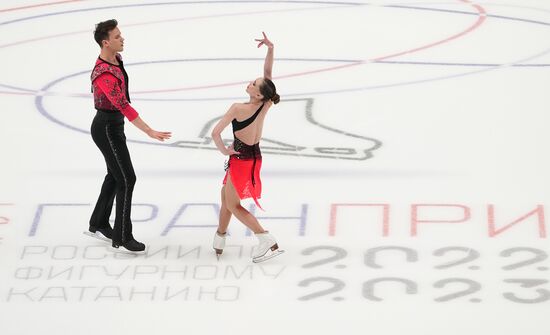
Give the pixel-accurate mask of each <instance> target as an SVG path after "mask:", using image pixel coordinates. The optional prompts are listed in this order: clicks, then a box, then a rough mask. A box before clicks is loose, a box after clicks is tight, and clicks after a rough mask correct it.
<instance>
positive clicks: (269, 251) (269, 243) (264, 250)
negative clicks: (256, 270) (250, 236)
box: [252, 231, 285, 263]
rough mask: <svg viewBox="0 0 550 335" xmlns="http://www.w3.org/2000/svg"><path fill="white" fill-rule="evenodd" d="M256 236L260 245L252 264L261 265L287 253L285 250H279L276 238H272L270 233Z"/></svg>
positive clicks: (254, 254)
mask: <svg viewBox="0 0 550 335" xmlns="http://www.w3.org/2000/svg"><path fill="white" fill-rule="evenodd" d="M255 235H256V237H257V238H258V240H259V244H258V245H257V246H256V248H255V249H254V252H253V253H252V262H254V263H260V262H263V261H267V260H268V259H270V258H273V257H275V256H279V255H280V254H282V253H283V252H285V251H284V250H280V249H279V246H278V245H277V241H275V238H274V237H273V236H271V234H270V233H269V232H267V231H266V232H265V233H260V234H255Z"/></svg>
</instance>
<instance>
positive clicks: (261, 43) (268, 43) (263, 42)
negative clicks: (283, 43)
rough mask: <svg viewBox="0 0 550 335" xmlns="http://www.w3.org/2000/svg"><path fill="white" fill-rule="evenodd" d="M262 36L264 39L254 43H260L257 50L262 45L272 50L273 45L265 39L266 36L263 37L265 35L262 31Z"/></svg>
mask: <svg viewBox="0 0 550 335" xmlns="http://www.w3.org/2000/svg"><path fill="white" fill-rule="evenodd" d="M262 34H263V35H264V38H262V39H255V41H256V42H260V43H258V48H259V47H261V46H262V45H264V44H265V46H267V47H268V48H273V43H272V42H271V41H270V40H269V39H268V38H267V36H266V35H265V33H264V32H263V31H262Z"/></svg>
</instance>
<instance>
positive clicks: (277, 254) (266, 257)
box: [252, 249, 285, 263]
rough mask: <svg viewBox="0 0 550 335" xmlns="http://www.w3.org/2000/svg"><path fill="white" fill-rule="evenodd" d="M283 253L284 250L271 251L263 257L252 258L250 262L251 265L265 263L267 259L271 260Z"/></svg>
mask: <svg viewBox="0 0 550 335" xmlns="http://www.w3.org/2000/svg"><path fill="white" fill-rule="evenodd" d="M284 252H285V251H284V250H279V249H277V250H275V251H272V252H271V253H269V252H268V253H267V254H265V255H263V256H260V257H256V258H252V262H253V263H261V262H265V261H267V260H268V259H271V258H273V257H276V256H279V255H280V254H282V253H284Z"/></svg>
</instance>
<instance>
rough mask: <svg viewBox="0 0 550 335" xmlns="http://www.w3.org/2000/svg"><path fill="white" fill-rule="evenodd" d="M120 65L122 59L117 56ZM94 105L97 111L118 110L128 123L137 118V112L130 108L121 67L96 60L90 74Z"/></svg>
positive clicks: (99, 59)
mask: <svg viewBox="0 0 550 335" xmlns="http://www.w3.org/2000/svg"><path fill="white" fill-rule="evenodd" d="M117 59H118V60H119V62H120V63H121V64H122V58H121V56H120V55H118V54H117ZM91 80H92V91H93V93H94V105H95V108H96V109H98V110H111V111H112V110H118V111H120V112H121V113H122V114H123V115H124V116H126V118H127V119H128V120H129V121H133V120H134V119H135V118H136V117H138V115H139V114H138V112H137V111H136V110H135V109H134V108H133V107H132V106H130V97H129V94H128V83H127V79H126V78H125V73H124V72H123V67H121V66H120V67H119V66H116V65H114V64H110V63H107V62H106V61H104V60H102V59H101V58H98V59H97V62H96V64H95V67H94V69H93V71H92V74H91Z"/></svg>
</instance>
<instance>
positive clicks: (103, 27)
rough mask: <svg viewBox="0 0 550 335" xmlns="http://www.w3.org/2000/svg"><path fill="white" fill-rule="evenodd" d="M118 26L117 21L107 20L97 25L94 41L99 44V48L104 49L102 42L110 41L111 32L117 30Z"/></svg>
mask: <svg viewBox="0 0 550 335" xmlns="http://www.w3.org/2000/svg"><path fill="white" fill-rule="evenodd" d="M117 25H118V22H117V20H115V19H112V20H107V21H103V22H99V23H98V24H96V25H95V30H94V39H95V41H96V42H97V44H99V47H100V48H102V47H103V45H102V44H101V41H103V40H108V39H109V32H110V31H111V30H113V29H115V28H116V26H117Z"/></svg>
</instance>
